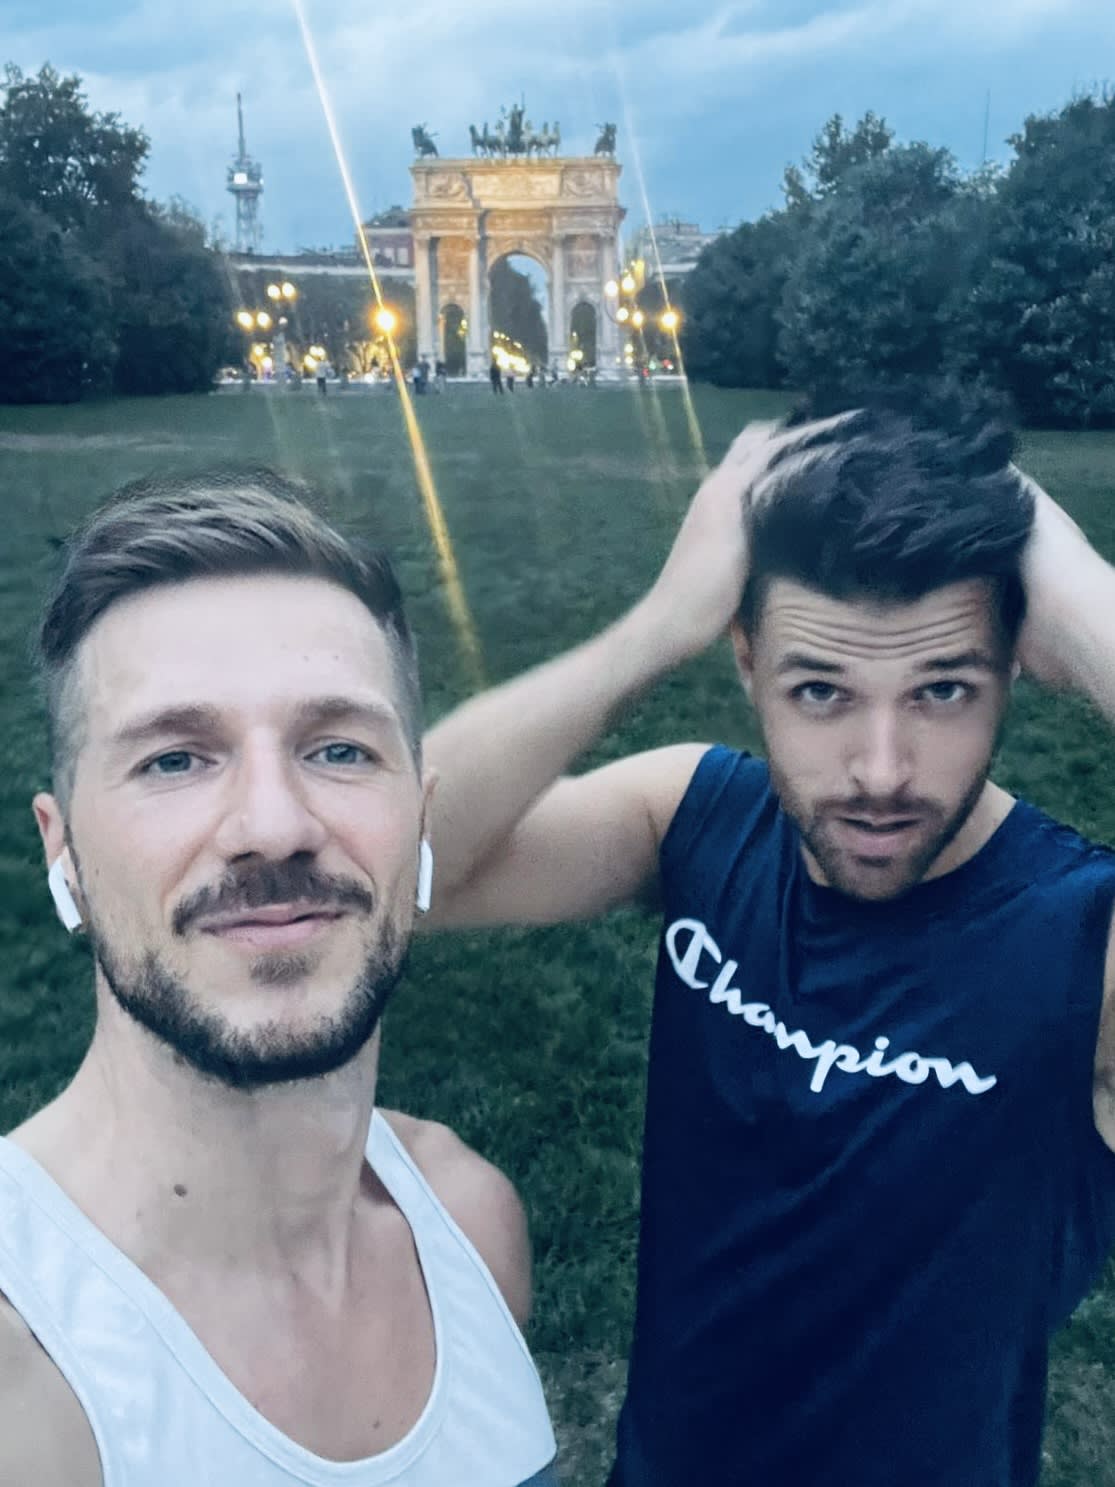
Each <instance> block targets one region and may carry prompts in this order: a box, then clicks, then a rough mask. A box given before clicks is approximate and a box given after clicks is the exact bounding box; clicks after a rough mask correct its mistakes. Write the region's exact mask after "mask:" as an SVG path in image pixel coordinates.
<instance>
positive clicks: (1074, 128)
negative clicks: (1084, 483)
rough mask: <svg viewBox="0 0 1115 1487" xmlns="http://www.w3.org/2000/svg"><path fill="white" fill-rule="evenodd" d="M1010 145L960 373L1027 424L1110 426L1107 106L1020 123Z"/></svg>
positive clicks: (1114, 253)
mask: <svg viewBox="0 0 1115 1487" xmlns="http://www.w3.org/2000/svg"><path fill="white" fill-rule="evenodd" d="M1011 144H1012V146H1013V147H1014V151H1015V158H1014V160H1013V161H1012V163H1011V166H1010V169H1009V171H1008V172H1007V174H1006V176H1005V177H1004V178H1003V180H1002V181H1001V182H1000V183H999V186H998V191H997V194H996V210H995V214H994V219H993V223H992V229H991V232H990V234H989V241H988V244H987V250H986V252H985V254H984V257H983V262H982V265H981V270H980V273H979V275H978V278H977V282H976V284H975V286H974V289H973V295H972V307H971V315H970V319H969V323H968V327H967V335H966V337H965V351H966V356H967V360H966V365H967V366H969V367H972V368H977V367H978V368H982V369H984V370H985V371H987V372H988V373H989V374H990V375H992V376H994V377H995V378H996V380H998V381H999V382H1000V383H1001V384H1002V385H1003V386H1005V387H1006V388H1007V389H1008V390H1009V391H1010V393H1011V394H1012V396H1013V397H1014V399H1015V401H1016V403H1017V404H1018V407H1019V409H1020V411H1021V413H1022V414H1023V416H1024V418H1025V419H1026V420H1027V421H1028V422H1031V423H1033V422H1043V423H1056V424H1064V425H1069V426H1093V427H1096V426H1107V427H1111V426H1115V97H1112V96H1110V95H1100V96H1086V97H1081V98H1076V99H1074V100H1073V101H1072V102H1070V103H1069V104H1067V105H1066V106H1065V107H1064V108H1063V109H1061V110H1060V112H1058V113H1056V114H1050V115H1046V116H1040V117H1036V116H1035V117H1031V118H1028V119H1027V120H1026V122H1025V125H1024V127H1023V130H1022V132H1021V134H1017V135H1014V136H1013V137H1012V139H1011Z"/></svg>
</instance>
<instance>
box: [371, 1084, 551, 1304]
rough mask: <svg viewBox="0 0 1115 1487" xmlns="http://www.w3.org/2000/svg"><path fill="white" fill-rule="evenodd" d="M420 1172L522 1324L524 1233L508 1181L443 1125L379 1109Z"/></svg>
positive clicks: (526, 1294) (526, 1273) (526, 1286)
mask: <svg viewBox="0 0 1115 1487" xmlns="http://www.w3.org/2000/svg"><path fill="white" fill-rule="evenodd" d="M380 1114H381V1115H382V1116H384V1118H385V1119H386V1120H387V1121H388V1122H389V1124H390V1126H391V1128H392V1130H393V1131H394V1132H395V1134H396V1136H398V1138H399V1140H400V1141H401V1142H402V1143H403V1146H404V1147H405V1148H406V1150H407V1152H408V1154H409V1155H410V1157H411V1159H412V1161H413V1162H414V1164H415V1165H416V1166H417V1168H418V1170H419V1171H420V1172H421V1173H422V1176H423V1177H424V1178H425V1179H426V1181H427V1182H428V1183H429V1184H430V1187H431V1188H433V1190H434V1192H435V1193H436V1194H437V1196H438V1198H439V1199H440V1200H441V1202H442V1203H443V1204H444V1205H445V1207H446V1208H447V1209H448V1210H449V1213H450V1215H451V1216H452V1218H453V1219H454V1221H455V1222H456V1223H457V1224H458V1225H459V1226H460V1228H461V1229H462V1230H463V1231H464V1233H465V1234H466V1235H467V1237H468V1239H469V1240H470V1241H471V1243H472V1244H473V1245H474V1246H475V1248H476V1250H477V1251H478V1253H479V1255H480V1257H481V1259H482V1260H483V1261H484V1263H485V1265H487V1267H488V1269H489V1270H490V1271H491V1273H492V1277H493V1279H494V1280H495V1282H496V1284H497V1285H498V1286H499V1288H500V1290H501V1291H502V1293H503V1298H504V1300H505V1301H506V1302H507V1306H508V1308H509V1310H510V1312H511V1315H512V1316H513V1317H514V1318H515V1320H516V1322H518V1324H519V1326H520V1327H522V1326H524V1325H525V1324H526V1321H527V1318H528V1316H529V1315H530V1300H531V1279H530V1237H529V1234H528V1232H527V1221H526V1213H525V1211H524V1209H523V1205H522V1202H521V1200H520V1198H519V1195H518V1193H517V1192H516V1191H515V1188H514V1185H513V1184H512V1183H511V1181H510V1180H509V1179H508V1178H507V1177H505V1176H504V1174H503V1173H502V1172H501V1171H500V1170H499V1168H498V1167H494V1166H493V1165H492V1163H491V1162H488V1161H486V1160H485V1159H484V1158H483V1157H482V1156H480V1155H479V1153H478V1152H475V1151H473V1150H472V1148H471V1147H470V1146H466V1145H465V1143H464V1142H463V1141H462V1140H461V1138H460V1137H459V1136H458V1135H457V1134H456V1133H455V1132H454V1131H452V1130H450V1128H449V1127H448V1126H445V1125H441V1124H440V1123H439V1122H438V1121H433V1120H417V1119H416V1118H415V1117H414V1116H411V1115H403V1114H402V1113H401V1112H399V1111H397V1110H381V1111H380Z"/></svg>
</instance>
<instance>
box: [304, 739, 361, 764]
mask: <svg viewBox="0 0 1115 1487" xmlns="http://www.w3.org/2000/svg"><path fill="white" fill-rule="evenodd" d="M371 757H372V756H371V755H370V754H369V753H368V751H367V749H362V748H360V747H359V746H358V745H357V744H350V743H331V744H325V745H324V747H323V748H320V749H317V750H315V752H314V753H312V754H311V755H310V758H311V759H314V760H318V761H320V762H321V763H322V764H366V763H368V762H370V760H371Z"/></svg>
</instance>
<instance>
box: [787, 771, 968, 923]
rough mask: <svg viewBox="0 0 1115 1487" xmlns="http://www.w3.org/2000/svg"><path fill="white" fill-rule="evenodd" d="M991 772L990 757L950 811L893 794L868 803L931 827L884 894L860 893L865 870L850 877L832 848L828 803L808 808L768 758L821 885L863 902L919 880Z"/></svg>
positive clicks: (850, 807) (849, 809) (898, 893)
mask: <svg viewBox="0 0 1115 1487" xmlns="http://www.w3.org/2000/svg"><path fill="white" fill-rule="evenodd" d="M990 770H991V760H990V759H989V760H988V762H987V767H986V768H985V769H984V770H983V771H982V772H981V773H980V774H979V775H978V776H977V777H976V779H975V780H974V781H973V782H972V784H971V786H970V787H969V788H968V790H967V791H966V792H965V794H964V797H963V799H962V800H961V801H960V804H959V805H958V806H957V807H956V809H955V810H954V811H953V812H952V813H951V814H948V813H946V812H945V810H944V809H943V808H942V807H941V806H940V805H938V804H937V803H936V802H934V801H927V800H920V799H919V800H913V799H908V798H895V799H891V800H887V801H873V802H870V805H871V807H872V808H874V809H875V810H878V811H879V812H880V814H887V815H893V816H901V815H903V814H909V815H917V816H919V817H920V818H922V819H923V820H925V821H926V822H927V823H929V824H930V826H931V829H930V831H929V835H928V837H927V839H926V842H925V844H924V846H923V847H922V848H921V850H920V851H918V852H917V853H916V854H915V855H914V856H912V857H910V858H909V859H908V860H907V861H906V862H905V863H904V864H903V869H904V870H903V873H902V876H901V878H900V879H898V880H897V881H896V882H894V883H892V884H890V885H888V889H887V891H886V892H882V893H863V892H862V891H860V889H861V888H862V884H863V881H864V874H863V873H862V872H861V873H860V874H858V875H857V878H856V880H853V877H852V873H851V872H850V871H849V866H848V855H847V853H846V852H844V851H843V850H842V849H841V848H839V847H837V846H835V845H834V844H833V842H832V841H831V839H830V837H829V835H828V830H827V823H828V817H829V816H830V815H832V814H833V813H834V812H833V809H832V807H831V806H825V805H818V806H814V808H813V809H812V810H809V809H807V808H806V807H805V805H804V804H803V803H802V802H801V801H800V800H799V799H798V798H797V796H796V795H795V794H794V790H793V787H792V786H791V784H790V782H789V780H788V779H787V777H786V776H785V775H784V774H782V772H781V771H780V770H779V769H778V768H777V767H776V765H775V764H774V762H773V760H772V761H770V777H771V784H772V785H773V787H774V790H775V792H776V794H777V795H778V798H779V800H780V801H781V803H782V808H783V810H784V811H785V812H786V814H787V815H788V816H790V817H791V819H792V820H793V821H794V823H795V825H796V826H797V828H798V830H799V831H800V832H801V836H802V840H803V841H804V843H805V845H806V846H807V847H808V848H809V850H810V852H811V853H812V854H813V857H814V858H815V860H816V862H817V864H818V866H819V867H820V869H821V871H822V873H823V874H824V876H825V881H826V883H828V884H829V885H830V886H831V887H832V888H835V889H836V890H837V891H838V892H840V893H843V894H844V895H845V896H846V897H848V898H854V899H858V900H860V901H861V902H868V903H871V902H886V901H889V900H892V899H897V898H901V897H902V895H903V894H906V893H909V891H910V889H911V888H915V887H916V886H917V885H918V884H919V883H920V882H921V881H922V880H923V879H924V877H925V875H926V873H927V872H928V871H929V870H930V868H931V867H932V866H933V864H934V863H935V862H936V861H937V859H938V858H939V857H940V856H941V854H942V853H943V852H944V851H945V849H946V848H947V847H948V846H949V844H950V843H951V842H953V841H955V839H956V837H957V836H958V834H959V833H960V831H961V830H962V829H963V827H964V824H965V822H966V821H967V820H968V818H969V816H970V815H971V814H972V812H973V811H974V810H975V808H976V806H977V805H978V803H979V799H980V796H981V795H982V794H983V792H984V788H985V786H986V784H987V781H988V777H989V774H990ZM834 804H835V803H834ZM866 804H868V803H867V802H864V801H860V802H840V804H839V813H840V814H847V815H855V814H856V813H857V810H860V811H862V810H863V809H864V807H865V805H866Z"/></svg>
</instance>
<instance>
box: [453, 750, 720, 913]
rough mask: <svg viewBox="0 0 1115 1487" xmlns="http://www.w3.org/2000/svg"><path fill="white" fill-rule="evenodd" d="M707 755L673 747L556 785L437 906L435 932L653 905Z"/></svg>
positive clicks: (634, 757) (565, 779) (621, 761)
mask: <svg viewBox="0 0 1115 1487" xmlns="http://www.w3.org/2000/svg"><path fill="white" fill-rule="evenodd" d="M707 747H708V745H707V744H675V745H673V746H672V747H670V748H665V749H654V750H652V751H650V752H648V753H645V754H635V755H633V756H632V757H631V758H629V759H621V760H619V761H618V762H616V763H615V764H607V765H604V767H603V768H601V769H597V770H593V771H592V772H591V773H589V774H585V775H580V776H577V777H575V778H570V777H566V778H563V779H560V780H558V781H557V782H556V783H555V784H553V785H551V786H550V788H549V789H548V790H547V791H546V793H545V794H544V795H543V796H542V797H541V799H540V800H538V801H536V802H535V804H534V805H532V806H531V807H530V809H529V810H528V811H527V813H526V814H525V815H524V816H523V818H522V820H520V821H519V822H518V823H517V824H516V825H515V826H514V827H513V828H512V830H511V832H510V834H509V835H508V837H507V838H506V840H505V841H504V842H503V843H502V844H501V845H500V847H499V849H498V850H497V851H495V852H493V853H492V855H491V857H490V858H489V860H488V861H487V862H482V863H480V864H479V866H478V868H477V869H476V870H475V871H474V872H473V873H472V874H471V875H470V876H469V877H468V878H466V879H464V881H463V882H460V883H458V884H457V885H456V887H455V888H454V889H453V890H452V891H451V892H441V893H440V894H439V895H437V896H436V897H435V911H436V912H435V913H433V914H431V916H430V917H431V918H432V919H433V920H434V926H433V927H434V928H438V929H475V928H480V927H482V926H484V925H490V924H563V923H566V922H567V921H569V920H574V919H587V918H590V917H592V916H593V915H595V914H600V913H603V912H605V911H606V910H608V909H611V908H615V907H616V906H617V905H619V904H623V903H630V902H632V901H634V900H636V899H643V898H647V897H649V896H651V895H652V894H653V891H654V888H655V885H656V883H657V873H658V850H659V847H660V846H661V843H662V838H663V837H664V836H665V834H666V831H667V829H668V828H669V825H670V822H671V821H672V820H673V818H674V814H675V812H676V811H677V808H678V805H679V804H680V803H681V798H682V796H683V795H684V794H685V791H686V789H687V788H688V786H689V782H690V780H691V779H692V778H693V771H694V770H695V769H696V768H697V765H698V764H699V763H700V761H701V757H702V755H703V754H704V753H705V751H706V749H707Z"/></svg>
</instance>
